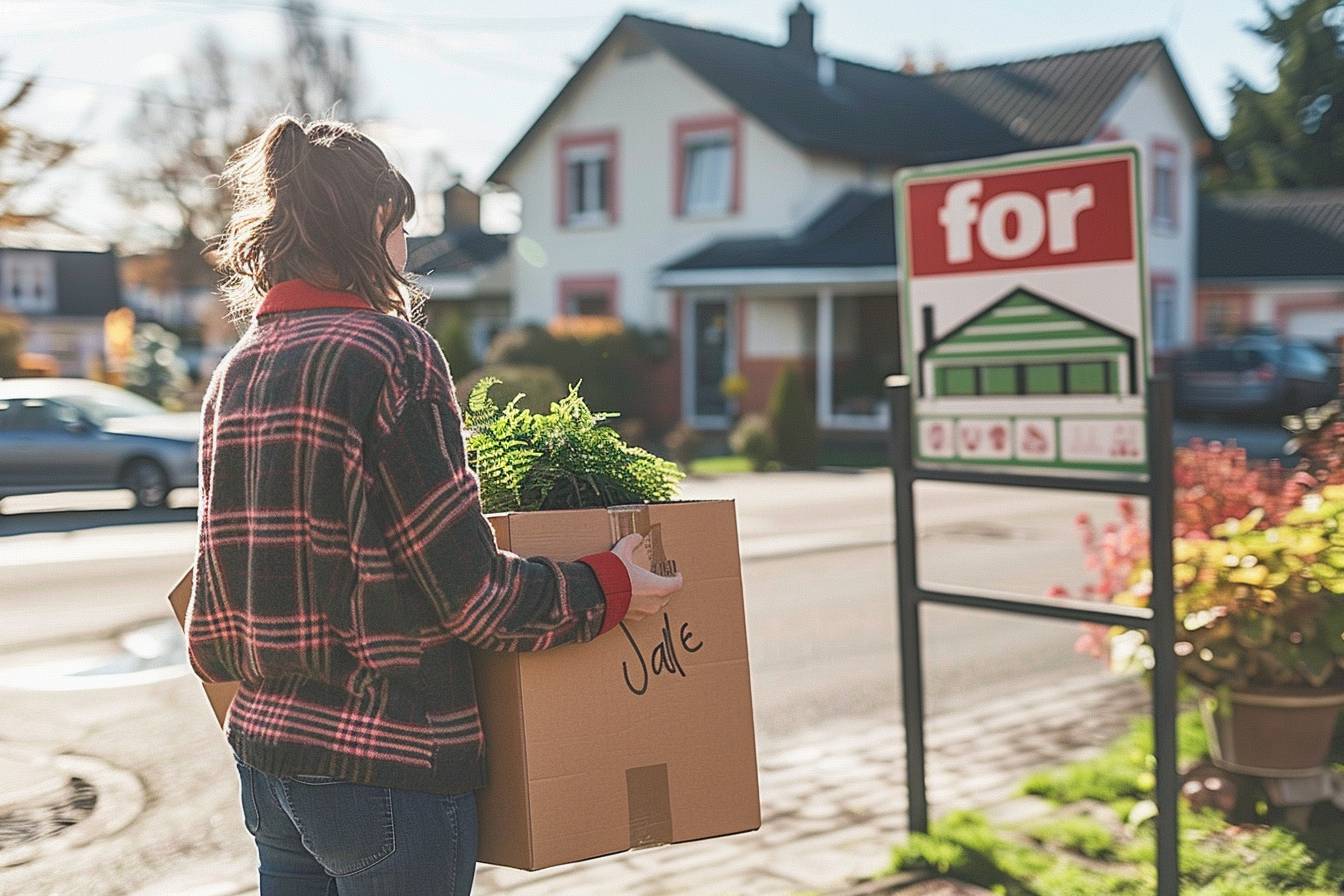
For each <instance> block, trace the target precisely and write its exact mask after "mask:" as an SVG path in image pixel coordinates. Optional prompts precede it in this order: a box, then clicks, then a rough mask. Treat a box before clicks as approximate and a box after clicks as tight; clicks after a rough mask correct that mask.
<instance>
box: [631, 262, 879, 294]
mask: <svg viewBox="0 0 1344 896" xmlns="http://www.w3.org/2000/svg"><path fill="white" fill-rule="evenodd" d="M899 280H900V269H899V268H898V267H897V266H896V265H894V264H893V265H874V266H869V267H815V268H803V267H799V268H704V269H691V270H673V271H663V272H662V273H661V274H659V275H658V276H657V277H656V278H655V279H654V285H655V286H658V287H663V288H678V287H692V286H791V285H794V284H799V285H803V284H807V285H823V284H841V283H890V284H892V285H893V286H894V285H895V284H896V283H897V281H899Z"/></svg>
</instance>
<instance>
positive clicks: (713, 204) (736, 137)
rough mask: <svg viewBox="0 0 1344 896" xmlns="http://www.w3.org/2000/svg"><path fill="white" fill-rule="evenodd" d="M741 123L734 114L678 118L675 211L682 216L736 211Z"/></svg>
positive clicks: (738, 190)
mask: <svg viewBox="0 0 1344 896" xmlns="http://www.w3.org/2000/svg"><path fill="white" fill-rule="evenodd" d="M740 135H741V124H740V120H739V119H738V117H737V116H735V115H728V116H718V117H714V118H699V119H690V120H686V121H679V122H677V124H676V128H675V139H676V165H677V170H676V185H675V187H676V193H675V196H674V200H675V204H676V213H677V214H678V215H681V216H686V217H699V216H714V215H726V214H731V213H733V212H736V211H737V210H738V206H739V200H740V195H741V184H740V176H741V170H742V165H741V162H742V159H741V152H742V148H741V136H740Z"/></svg>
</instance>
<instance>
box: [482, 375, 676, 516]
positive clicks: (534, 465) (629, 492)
mask: <svg viewBox="0 0 1344 896" xmlns="http://www.w3.org/2000/svg"><path fill="white" fill-rule="evenodd" d="M499 382H500V381H499V380H497V379H495V378H493V377H485V378H484V379H482V380H481V381H480V382H478V383H477V384H476V386H475V387H474V388H473V389H472V390H471V394H470V396H468V399H467V410H466V414H465V415H464V419H463V422H464V424H465V425H466V428H467V461H468V463H469V464H470V465H471V467H472V468H473V469H474V470H475V471H476V475H477V476H478V477H479V479H480V482H481V506H482V508H483V509H484V510H485V512H486V513H501V512H505V511H518V510H562V509H573V508H580V507H608V506H611V505H613V504H638V503H646V502H658V501H669V500H671V499H672V498H674V497H675V496H676V491H677V483H679V482H680V481H681V479H682V475H683V474H682V472H681V470H680V469H678V467H677V465H676V464H674V463H672V462H671V461H666V460H663V459H662V458H660V457H656V456H654V455H653V454H650V453H649V452H647V451H645V450H644V449H642V448H636V447H633V446H631V445H627V444H626V443H625V442H624V441H622V440H621V437H620V435H619V434H617V432H616V431H615V430H614V429H612V428H611V427H609V426H606V425H604V421H606V420H608V419H611V418H612V417H613V416H615V415H613V414H604V413H594V412H593V411H592V410H590V409H589V408H588V405H587V404H586V403H585V402H584V400H583V398H582V397H580V395H579V389H578V386H573V387H571V388H570V390H569V394H567V395H566V396H564V397H563V398H561V399H560V400H559V401H556V402H554V403H552V404H551V409H550V411H549V413H536V412H533V411H530V410H528V409H526V408H524V407H522V406H521V405H520V401H521V399H522V397H523V396H522V395H521V394H520V395H516V396H515V397H514V398H513V400H511V401H510V402H509V403H508V404H506V405H504V406H503V407H500V405H499V404H497V403H496V402H495V400H494V399H493V398H491V397H490V390H491V388H492V387H494V386H496V385H498V384H499Z"/></svg>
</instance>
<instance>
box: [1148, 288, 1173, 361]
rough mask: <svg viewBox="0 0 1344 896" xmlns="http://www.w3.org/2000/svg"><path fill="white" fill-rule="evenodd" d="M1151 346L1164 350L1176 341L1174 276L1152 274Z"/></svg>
mask: <svg viewBox="0 0 1344 896" xmlns="http://www.w3.org/2000/svg"><path fill="white" fill-rule="evenodd" d="M1152 303H1153V304H1152V307H1153V348H1154V349H1155V350H1157V351H1165V350H1167V349H1170V348H1172V347H1173V346H1174V345H1175V343H1176V316H1177V314H1176V312H1177V309H1176V278H1175V277H1173V276H1171V275H1170V274H1153V278H1152Z"/></svg>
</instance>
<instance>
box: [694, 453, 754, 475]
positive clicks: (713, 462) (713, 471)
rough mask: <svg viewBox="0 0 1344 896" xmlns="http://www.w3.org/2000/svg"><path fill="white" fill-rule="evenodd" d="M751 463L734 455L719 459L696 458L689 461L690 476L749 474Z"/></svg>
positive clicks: (722, 456)
mask: <svg viewBox="0 0 1344 896" xmlns="http://www.w3.org/2000/svg"><path fill="white" fill-rule="evenodd" d="M750 472H751V461H749V460H747V459H746V458H745V457H739V456H737V455H735V454H724V455H721V456H719V457H697V458H696V459H695V460H693V461H691V475H692V476H723V475H725V474H727V473H750Z"/></svg>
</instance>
